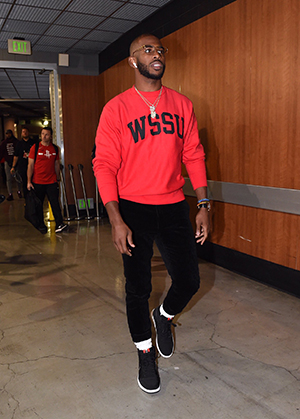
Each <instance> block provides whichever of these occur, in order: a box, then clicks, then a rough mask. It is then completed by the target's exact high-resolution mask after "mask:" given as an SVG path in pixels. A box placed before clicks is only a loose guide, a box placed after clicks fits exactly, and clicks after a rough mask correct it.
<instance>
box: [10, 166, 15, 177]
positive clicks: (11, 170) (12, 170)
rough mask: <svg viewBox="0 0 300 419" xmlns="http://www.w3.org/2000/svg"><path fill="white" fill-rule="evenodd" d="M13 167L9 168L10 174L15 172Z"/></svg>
mask: <svg viewBox="0 0 300 419" xmlns="http://www.w3.org/2000/svg"><path fill="white" fill-rule="evenodd" d="M15 172H16V171H15V169H14V168H13V167H12V168H11V169H10V173H11V174H12V175H14V174H15Z"/></svg>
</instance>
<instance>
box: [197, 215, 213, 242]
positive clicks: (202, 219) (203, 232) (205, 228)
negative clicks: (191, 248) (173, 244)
mask: <svg viewBox="0 0 300 419" xmlns="http://www.w3.org/2000/svg"><path fill="white" fill-rule="evenodd" d="M209 231H210V221H209V214H208V210H207V209H206V208H201V209H200V210H199V211H198V213H197V215H196V233H195V238H196V242H197V243H200V244H201V245H202V244H203V243H204V242H205V240H206V239H207V237H208V234H209Z"/></svg>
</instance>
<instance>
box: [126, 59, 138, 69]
mask: <svg viewBox="0 0 300 419" xmlns="http://www.w3.org/2000/svg"><path fill="white" fill-rule="evenodd" d="M128 64H129V65H130V67H132V68H137V64H136V62H135V58H134V57H128Z"/></svg>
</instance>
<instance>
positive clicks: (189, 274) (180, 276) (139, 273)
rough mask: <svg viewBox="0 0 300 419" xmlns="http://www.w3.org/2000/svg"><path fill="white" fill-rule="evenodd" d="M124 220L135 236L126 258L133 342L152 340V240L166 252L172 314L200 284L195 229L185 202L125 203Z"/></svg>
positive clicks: (167, 303)
mask: <svg viewBox="0 0 300 419" xmlns="http://www.w3.org/2000/svg"><path fill="white" fill-rule="evenodd" d="M119 206H120V212H121V215H122V217H123V220H124V222H125V223H126V224H127V225H128V227H129V228H130V229H131V230H132V232H133V242H134V244H135V246H136V247H135V248H133V249H132V256H127V255H123V263H124V274H125V278H126V309H127V319H128V325H129V330H130V333H131V336H132V340H133V341H134V342H141V341H143V340H146V339H149V338H151V322H150V313H149V304H148V299H149V297H150V293H151V290H152V285H151V258H152V255H153V242H154V241H155V243H156V244H157V247H158V249H159V251H160V253H161V256H162V258H163V260H164V263H165V265H166V267H167V270H168V272H169V275H170V276H171V279H172V285H171V287H170V289H169V291H168V293H167V296H166V298H165V300H164V302H163V306H164V310H165V311H166V312H167V313H168V314H171V315H175V314H178V313H180V312H181V311H182V310H183V308H184V307H185V306H186V305H187V303H188V302H189V301H190V299H191V298H192V296H193V295H194V294H195V293H196V292H197V290H198V288H199V285H200V277H199V269H198V258H197V252H196V243H195V238H194V232H193V228H192V225H191V222H190V219H189V206H188V204H187V202H186V201H182V202H179V203H176V204H169V205H144V204H138V203H135V202H131V201H127V200H123V199H121V200H120V203H119Z"/></svg>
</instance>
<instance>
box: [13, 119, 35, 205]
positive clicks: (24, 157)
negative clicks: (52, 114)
mask: <svg viewBox="0 0 300 419" xmlns="http://www.w3.org/2000/svg"><path fill="white" fill-rule="evenodd" d="M21 137H22V140H21V141H18V143H17V145H16V148H15V152H14V159H13V163H12V168H11V170H10V172H11V174H12V175H13V176H14V175H15V174H16V168H17V169H18V173H19V175H20V176H21V179H22V183H23V194H24V198H26V195H27V165H28V155H29V151H30V149H31V147H32V146H33V144H35V141H34V140H33V139H32V138H30V137H29V131H28V129H27V128H26V127H23V128H22V131H21Z"/></svg>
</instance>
